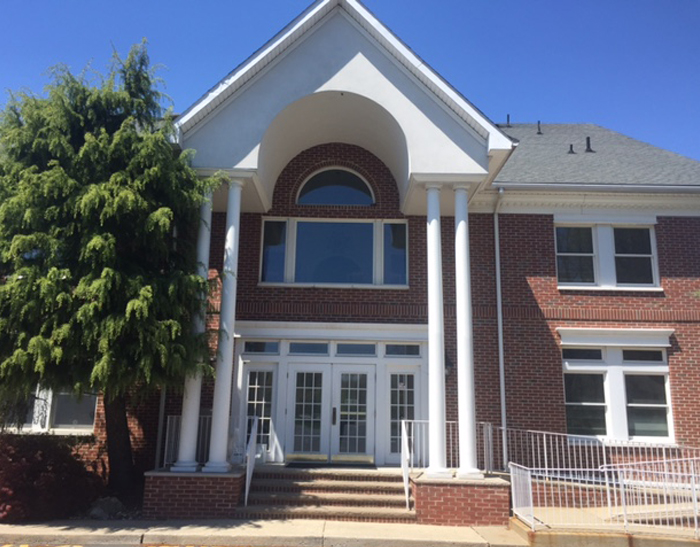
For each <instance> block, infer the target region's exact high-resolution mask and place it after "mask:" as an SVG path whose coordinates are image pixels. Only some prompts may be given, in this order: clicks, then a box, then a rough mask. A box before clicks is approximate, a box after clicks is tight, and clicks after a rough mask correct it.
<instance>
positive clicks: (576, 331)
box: [557, 327, 675, 348]
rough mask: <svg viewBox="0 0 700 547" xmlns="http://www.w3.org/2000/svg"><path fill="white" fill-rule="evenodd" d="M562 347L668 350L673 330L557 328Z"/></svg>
mask: <svg viewBox="0 0 700 547" xmlns="http://www.w3.org/2000/svg"><path fill="white" fill-rule="evenodd" d="M557 332H558V333H559V337H560V339H561V345H562V346H597V347H602V346H615V347H649V348H668V347H670V346H671V342H670V340H669V338H670V337H671V335H672V334H673V333H674V332H675V329H607V328H582V327H557Z"/></svg>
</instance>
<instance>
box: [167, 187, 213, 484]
mask: <svg viewBox="0 0 700 547" xmlns="http://www.w3.org/2000/svg"><path fill="white" fill-rule="evenodd" d="M210 244H211V196H208V199H207V201H206V202H205V203H203V204H202V207H201V208H200V210H199V231H198V233H197V275H199V276H200V277H201V278H202V279H204V280H205V281H207V280H208V279H209V248H210ZM206 321H207V318H206V301H205V302H203V303H202V309H201V311H200V313H199V314H198V315H197V316H196V317H195V318H194V325H193V330H194V332H195V334H203V333H204V332H206V326H207V323H206ZM201 395H202V374H201V373H200V372H197V373H195V374H192V375H190V376H188V377H187V378H186V379H185V391H184V393H183V394H182V417H181V421H180V442H179V444H178V450H177V462H176V463H175V465H173V467H172V468H171V471H175V472H180V473H185V472H192V471H196V470H197V465H198V464H197V432H198V430H199V403H200V399H201Z"/></svg>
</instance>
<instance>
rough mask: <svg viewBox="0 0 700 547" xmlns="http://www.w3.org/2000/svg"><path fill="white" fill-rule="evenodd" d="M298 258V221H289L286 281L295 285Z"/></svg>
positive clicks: (285, 263)
mask: <svg viewBox="0 0 700 547" xmlns="http://www.w3.org/2000/svg"><path fill="white" fill-rule="evenodd" d="M296 258H297V221H296V220H295V219H289V220H288V221H287V253H286V255H285V260H284V281H285V283H294V271H295V269H296Z"/></svg>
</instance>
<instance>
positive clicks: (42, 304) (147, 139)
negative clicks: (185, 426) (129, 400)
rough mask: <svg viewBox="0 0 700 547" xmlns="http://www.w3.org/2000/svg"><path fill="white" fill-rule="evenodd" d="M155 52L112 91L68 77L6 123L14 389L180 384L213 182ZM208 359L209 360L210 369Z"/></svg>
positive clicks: (3, 164)
mask: <svg viewBox="0 0 700 547" xmlns="http://www.w3.org/2000/svg"><path fill="white" fill-rule="evenodd" d="M161 99H162V97H161V94H160V92H159V91H158V90H157V88H156V86H155V80H154V75H153V72H152V70H151V69H150V68H149V60H148V55H147V53H146V48H145V44H141V45H139V46H135V47H133V48H132V50H131V52H130V53H129V55H128V57H127V58H126V60H123V61H122V60H119V59H118V58H117V59H115V63H114V65H113V68H112V69H111V71H110V73H109V75H108V76H107V77H106V78H105V79H103V80H100V81H98V82H96V83H95V82H91V81H89V80H88V79H87V78H86V76H85V75H81V76H75V75H73V74H72V73H71V72H70V71H69V70H68V69H66V68H65V67H58V68H55V69H54V70H53V72H52V81H51V84H50V85H49V86H48V88H47V91H46V94H45V95H44V96H37V95H33V94H31V93H25V92H22V93H17V94H14V95H11V97H10V100H9V102H8V104H7V106H6V108H5V110H4V111H3V112H2V114H0V382H1V383H2V384H3V385H4V386H6V387H8V388H9V389H14V390H17V391H18V392H23V393H27V392H28V391H29V390H30V389H32V386H34V385H36V384H37V382H41V383H43V384H44V385H46V386H50V387H72V388H73V389H74V390H75V391H76V392H81V391H83V390H87V389H93V390H94V389H97V390H101V391H103V392H105V393H106V394H107V395H108V396H110V397H115V396H120V395H122V394H125V393H127V392H133V391H134V390H135V389H144V390H148V389H149V388H151V387H153V386H154V385H165V384H169V383H176V382H180V381H181V379H182V377H183V376H184V374H186V373H187V372H189V371H191V370H192V369H193V368H194V367H196V366H198V365H197V363H198V362H199V361H200V360H201V358H202V356H203V352H204V351H206V349H205V348H206V346H205V341H204V340H203V339H201V338H202V337H195V336H194V335H193V334H192V328H191V325H192V321H193V317H194V316H195V314H197V313H199V312H200V311H201V309H202V303H203V301H204V295H205V293H206V283H205V282H204V281H203V280H202V279H200V278H199V277H198V276H197V275H196V256H195V245H194V243H195V241H196V233H197V228H198V222H199V220H198V219H199V216H198V212H199V205H200V204H201V203H202V201H203V200H204V196H205V195H207V193H208V192H209V191H210V190H211V188H212V187H213V185H214V184H218V183H219V182H220V181H212V180H201V179H199V178H198V177H197V175H196V173H195V171H194V170H193V169H192V168H191V167H190V166H189V163H188V155H187V154H185V153H178V152H177V151H176V150H175V148H174V146H173V144H172V136H173V124H172V118H171V116H170V115H169V114H168V113H164V112H163V111H162V109H161V107H160V101H161ZM204 361H205V362H206V359H205V360H204Z"/></svg>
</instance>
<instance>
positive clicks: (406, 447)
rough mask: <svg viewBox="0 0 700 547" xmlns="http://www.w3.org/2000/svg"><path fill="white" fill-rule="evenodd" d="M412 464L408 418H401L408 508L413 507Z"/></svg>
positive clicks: (403, 466)
mask: <svg viewBox="0 0 700 547" xmlns="http://www.w3.org/2000/svg"><path fill="white" fill-rule="evenodd" d="M410 465H411V449H410V448H409V441H408V427H407V426H406V420H401V476H402V477H403V492H404V496H405V497H406V509H410V508H411V484H410V481H409V475H410V473H409V469H410Z"/></svg>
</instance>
